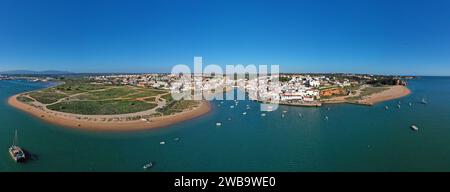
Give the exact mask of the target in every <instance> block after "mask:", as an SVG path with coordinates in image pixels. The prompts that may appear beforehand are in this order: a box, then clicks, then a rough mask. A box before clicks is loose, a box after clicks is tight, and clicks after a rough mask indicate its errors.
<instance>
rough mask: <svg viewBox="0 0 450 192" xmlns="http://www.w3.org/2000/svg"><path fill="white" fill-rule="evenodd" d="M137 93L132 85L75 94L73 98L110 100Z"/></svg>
mask: <svg viewBox="0 0 450 192" xmlns="http://www.w3.org/2000/svg"><path fill="white" fill-rule="evenodd" d="M133 93H136V91H135V90H134V89H133V88H131V87H125V86H124V87H114V88H108V89H104V90H96V91H91V92H88V93H84V94H80V95H77V96H75V97H74V98H73V99H78V100H108V99H114V98H121V97H126V96H127V95H130V94H133Z"/></svg>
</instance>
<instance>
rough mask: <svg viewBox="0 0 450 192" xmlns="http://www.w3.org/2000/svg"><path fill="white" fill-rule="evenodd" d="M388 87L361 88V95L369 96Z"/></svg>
mask: <svg viewBox="0 0 450 192" xmlns="http://www.w3.org/2000/svg"><path fill="white" fill-rule="evenodd" d="M388 89H389V88H388V87H366V88H364V89H362V90H361V96H363V97H364V96H369V95H372V94H375V93H380V92H383V91H385V90H388Z"/></svg>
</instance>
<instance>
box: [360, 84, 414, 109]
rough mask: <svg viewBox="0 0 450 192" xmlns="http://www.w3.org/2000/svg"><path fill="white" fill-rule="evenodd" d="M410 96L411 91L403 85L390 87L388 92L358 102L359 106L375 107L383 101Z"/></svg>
mask: <svg viewBox="0 0 450 192" xmlns="http://www.w3.org/2000/svg"><path fill="white" fill-rule="evenodd" d="M409 94H411V90H409V89H408V87H406V86H402V85H395V86H392V87H390V88H389V89H388V90H385V91H383V92H380V93H375V94H373V95H370V96H368V97H366V98H363V99H362V100H360V101H358V102H357V104H364V105H374V104H377V103H380V102H383V101H389V100H393V99H398V98H401V97H405V96H407V95H409Z"/></svg>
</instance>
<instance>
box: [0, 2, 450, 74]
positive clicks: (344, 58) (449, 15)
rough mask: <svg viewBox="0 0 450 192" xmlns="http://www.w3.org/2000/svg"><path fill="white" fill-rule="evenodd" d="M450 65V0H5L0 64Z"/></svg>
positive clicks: (397, 70)
mask: <svg viewBox="0 0 450 192" xmlns="http://www.w3.org/2000/svg"><path fill="white" fill-rule="evenodd" d="M194 56H202V57H203V61H204V64H221V65H225V64H244V65H246V64H278V65H280V70H281V71H282V72H354V73H377V74H409V75H415V74H417V75H450V1H447V0H441V1H438V0H423V1H419V0H402V1H400V0H397V1H396V0H353V1H351V0H328V1H321V0H305V1H302V0H298V1H279V0H278V1H268V0H240V1H235V0H221V1H214V0H204V1H200V0H190V1H188V0H179V1H174V0H160V1H159V0H148V1H130V0H128V1H113V0H103V1H99V0H85V1H83V0H73V1H71V0H64V1H62V0H53V1H49V0H39V1H36V0H28V1H23V0H0V71H5V70H16V69H27V70H66V71H72V72H170V69H171V67H172V66H174V65H176V64H191V65H192V63H193V57H194Z"/></svg>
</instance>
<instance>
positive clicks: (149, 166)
mask: <svg viewBox="0 0 450 192" xmlns="http://www.w3.org/2000/svg"><path fill="white" fill-rule="evenodd" d="M151 167H153V162H149V163H147V164H145V165H144V166H142V168H143V169H149V168H151Z"/></svg>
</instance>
